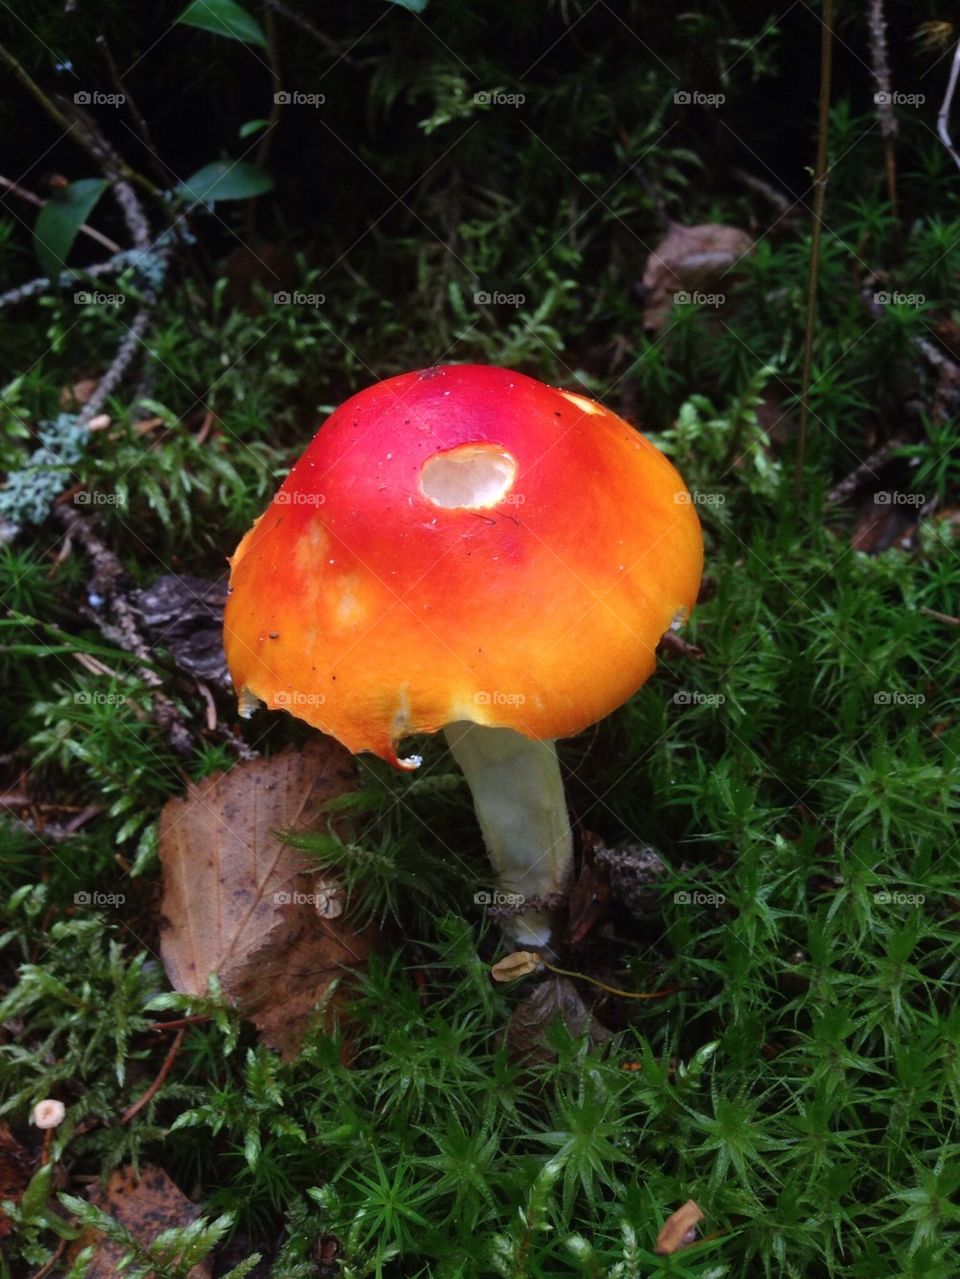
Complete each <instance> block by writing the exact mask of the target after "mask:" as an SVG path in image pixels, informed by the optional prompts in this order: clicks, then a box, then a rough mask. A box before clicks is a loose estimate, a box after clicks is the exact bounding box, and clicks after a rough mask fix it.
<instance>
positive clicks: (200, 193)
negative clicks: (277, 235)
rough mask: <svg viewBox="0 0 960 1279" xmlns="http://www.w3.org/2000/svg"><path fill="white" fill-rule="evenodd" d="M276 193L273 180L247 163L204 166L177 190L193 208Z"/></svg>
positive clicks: (239, 161) (231, 161)
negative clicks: (265, 193) (196, 205)
mask: <svg viewBox="0 0 960 1279" xmlns="http://www.w3.org/2000/svg"><path fill="white" fill-rule="evenodd" d="M272 189H273V178H271V177H270V176H269V174H266V173H264V171H263V170H262V169H258V168H257V166H256V165H255V164H248V163H247V162H246V161H245V160H215V161H214V162H213V164H205V165H204V166H203V168H202V169H198V170H197V171H196V173H194V174H192V175H191V176H190V177H189V178H187V179H186V180H185V181H184V182H181V183H180V185H179V187H177V194H178V195H179V196H181V197H182V198H183V199H185V200H189V201H190V202H191V203H192V204H210V203H212V202H213V201H214V200H246V199H248V198H249V197H250V196H254V195H262V194H263V193H264V191H271V190H272Z"/></svg>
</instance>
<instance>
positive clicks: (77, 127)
mask: <svg viewBox="0 0 960 1279" xmlns="http://www.w3.org/2000/svg"><path fill="white" fill-rule="evenodd" d="M0 62H5V63H6V64H7V66H8V67H9V68H10V69H11V71H12V72H13V74H14V75H15V76H16V77H17V79H18V80H19V81H20V83H21V84H22V85H23V87H24V88H25V89H26V90H27V92H28V93H29V94H31V95H32V96H33V97H34V98H36V100H37V102H39V103H40V105H41V106H42V107H43V109H44V111H46V113H47V115H49V116H50V117H51V118H52V119H53V120H55V121H56V123H57V124H58V125H59V126H60V128H61V129H63V130H64V132H65V133H69V134H71V135H73V136H74V138H75V140H76V141H77V142H78V143H79V144H80V146H82V147H83V148H84V150H85V151H86V152H87V153H88V154H89V155H91V156H92V157H93V159H94V160H96V161H97V163H98V164H100V163H101V157H100V154H99V153H98V149H97V147H96V144H95V143H94V142H92V141H91V139H90V136H89V134H88V133H87V131H86V130H85V129H84V126H83V122H82V119H81V118H80V117H79V116H78V115H77V114H75V112H74V111H71V112H70V114H71V115H73V116H74V118H73V119H70V118H69V116H68V115H67V114H66V113H65V112H64V110H63V109H62V108H61V107H59V106H57V104H56V103H55V102H54V101H53V100H52V99H51V98H49V97H48V96H47V95H46V94H45V93H44V91H43V90H42V89H41V88H40V86H39V85H38V84H37V82H36V81H35V80H34V79H33V78H32V77H31V76H30V74H29V73H28V72H27V71H26V70H24V68H23V67H22V66H21V65H20V63H19V62H18V61H17V59H16V58H15V57H14V56H13V54H12V53H11V52H10V51H9V49H7V48H5V47H4V46H3V45H2V44H0ZM61 101H63V99H61ZM64 106H69V107H72V106H73V104H72V103H69V104H68V103H66V102H64ZM110 176H111V178H117V177H119V178H123V179H125V180H126V181H127V182H132V183H135V184H136V185H137V186H139V187H141V188H142V189H143V190H144V191H146V192H148V194H150V195H152V196H153V197H154V198H155V199H158V200H159V199H162V198H163V192H162V191H161V190H160V188H159V187H156V186H154V184H153V183H152V182H151V181H150V180H149V179H148V178H145V177H144V176H143V174H142V173H137V172H136V171H135V170H134V169H131V168H130V166H129V165H128V164H124V163H123V162H122V161H121V163H120V166H119V168H118V169H117V171H116V172H115V173H112V174H111V175H110Z"/></svg>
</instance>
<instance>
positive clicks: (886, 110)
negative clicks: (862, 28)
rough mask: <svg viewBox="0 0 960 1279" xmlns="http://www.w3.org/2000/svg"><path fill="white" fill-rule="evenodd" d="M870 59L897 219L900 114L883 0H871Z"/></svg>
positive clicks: (890, 187) (891, 195)
mask: <svg viewBox="0 0 960 1279" xmlns="http://www.w3.org/2000/svg"><path fill="white" fill-rule="evenodd" d="M869 27H870V58H871V61H872V62H873V75H874V79H875V80H876V82H877V96H876V99H875V103H876V108H877V118H878V119H879V121H880V132H881V133H882V134H883V153H884V159H885V162H886V170H887V199H888V200H889V201H890V208H891V211H892V213H893V216H894V218H896V217H897V216H898V214H897V159H896V148H895V145H894V144H895V142H896V137H897V117H896V115H895V114H894V110H893V88H892V86H891V84H890V60H889V58H888V56H887V20H886V18H885V17H884V13H883V0H870V15H869Z"/></svg>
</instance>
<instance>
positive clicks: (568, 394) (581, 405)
mask: <svg viewBox="0 0 960 1279" xmlns="http://www.w3.org/2000/svg"><path fill="white" fill-rule="evenodd" d="M560 394H561V395H562V396H563V398H564V399H565V400H569V401H570V403H571V404H575V405H576V406H577V408H578V409H582V410H583V412H584V413H591V414H595V413H602V412H603V405H602V404H597V402H596V401H595V400H588V399H587V398H586V397H585V396H583V395H574V393H573V391H561V392H560Z"/></svg>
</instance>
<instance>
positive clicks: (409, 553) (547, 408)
mask: <svg viewBox="0 0 960 1279" xmlns="http://www.w3.org/2000/svg"><path fill="white" fill-rule="evenodd" d="M702 559H703V547H702V539H701V533H700V525H699V521H698V519H697V515H696V512H695V510H694V506H693V504H692V502H691V500H690V495H689V494H688V492H687V490H686V488H685V486H684V484H683V481H682V480H681V479H680V476H679V475H678V474H677V472H676V471H675V470H674V468H673V466H672V465H671V464H670V462H668V461H667V459H666V458H665V457H664V456H663V454H662V453H660V452H659V450H657V449H656V448H655V447H654V446H653V445H652V444H651V443H650V442H649V441H648V440H646V439H645V438H644V437H643V436H642V435H641V434H639V433H638V432H637V431H636V430H635V429H634V428H633V427H631V426H630V425H628V424H627V423H626V422H624V421H623V420H622V419H620V418H619V417H617V416H616V415H615V414H614V413H612V412H610V410H609V409H606V408H604V407H603V406H602V405H600V404H598V403H597V402H595V401H594V400H590V399H587V398H585V397H584V396H582V395H578V394H574V393H572V392H570V391H561V390H555V389H554V388H552V387H549V386H545V385H544V384H543V383H541V382H537V381H535V380H534V379H533V378H529V377H526V376H524V375H523V374H521V373H515V372H511V371H510V370H508V369H502V368H493V367H488V366H483V365H447V366H441V367H436V368H430V369H425V370H422V371H420V372H414V373H406V374H403V375H401V376H399V377H392V378H388V379H387V380H385V381H383V382H379V383H377V384H376V385H374V386H371V387H368V388H367V389H366V390H364V391H361V392H360V393H359V394H357V395H354V396H353V397H352V398H350V399H349V400H347V401H346V402H345V403H344V404H342V405H341V406H340V407H339V408H338V409H337V410H336V412H334V413H333V414H332V416H331V417H330V418H329V419H328V420H327V421H326V422H325V423H324V425H323V427H322V428H321V429H320V430H319V431H318V433H317V434H316V436H315V437H314V439H313V440H312V442H311V443H310V445H309V446H308V448H307V450H306V452H305V453H304V454H303V456H302V457H301V458H300V460H299V461H298V462H297V464H296V465H295V466H294V468H293V470H292V471H291V472H290V474H289V475H288V476H287V478H286V480H285V481H284V483H283V485H282V487H281V489H280V491H279V492H278V493H277V495H276V497H275V498H274V500H273V502H272V504H271V505H270V507H269V508H268V509H267V511H266V513H265V514H264V515H262V516H261V517H260V518H259V519H258V520H257V521H256V523H255V524H254V526H253V527H252V528H251V529H250V531H249V532H248V533H247V534H246V536H245V537H244V538H243V540H242V541H241V542H240V545H239V546H238V547H237V550H236V552H235V554H234V556H233V558H232V559H231V561H230V562H231V566H232V570H231V578H230V593H229V595H228V600H227V605H226V611H225V621H224V643H225V648H226V654H227V662H228V665H229V667H230V672H231V675H232V677H233V682H234V685H235V687H236V688H237V690H238V696H239V703H240V710H241V714H249V713H251V711H252V709H253V708H254V707H255V706H256V705H257V704H258V700H259V701H262V702H264V703H266V705H267V706H268V707H270V708H273V709H283V710H287V711H289V712H291V714H293V715H296V716H299V717H300V718H301V719H303V720H306V721H307V722H308V723H310V724H312V725H314V726H315V727H316V728H319V729H321V730H322V731H323V732H325V733H329V734H331V735H332V736H333V737H336V738H337V739H338V740H339V741H340V742H342V743H343V744H344V745H345V746H346V747H348V748H349V749H350V750H351V751H352V752H354V753H358V752H361V751H371V752H373V753H374V754H376V755H379V756H380V757H382V758H383V759H385V760H388V761H389V762H390V763H391V764H393V765H395V766H397V767H399V768H408V769H412V768H416V767H417V766H418V765H419V763H420V759H419V757H417V756H411V757H409V758H406V759H401V758H400V757H399V756H398V753H397V752H398V747H399V745H400V742H401V739H403V738H405V737H407V736H409V735H411V734H416V733H435V732H438V731H440V730H441V729H442V730H443V731H444V733H445V735H446V739H447V742H448V743H449V746H450V749H451V751H452V752H453V755H454V757H455V759H456V760H457V762H458V763H459V765H460V767H461V768H462V770H463V772H464V774H465V775H466V779H467V782H468V783H469V786H470V790H471V792H472V795H473V801H474V806H475V808H476V813H477V817H478V820H479V824H480V828H481V831H482V833H483V837H484V840H485V842H486V846H487V850H488V852H489V855H490V859H491V861H492V863H493V868H494V870H495V872H496V875H497V878H498V881H499V882H498V889H499V891H500V892H502V893H512V894H515V895H516V897H515V898H514V899H513V900H514V901H515V902H517V903H518V904H519V906H520V907H521V910H520V911H519V912H518V913H517V914H516V915H515V916H514V917H513V918H511V919H510V920H509V921H508V923H507V925H506V927H507V931H508V932H509V933H510V934H511V935H512V937H513V939H514V940H515V941H517V942H518V943H520V944H521V945H523V946H533V947H538V946H539V947H544V948H549V946H550V942H551V940H552V932H553V930H554V928H555V924H556V918H555V913H554V911H553V909H552V906H553V905H554V904H555V903H556V902H558V901H559V900H562V895H563V894H564V893H565V891H566V890H567V888H568V887H569V882H570V879H571V875H572V867H573V840H572V836H571V831H570V821H569V817H568V815H567V807H566V803H565V800H564V792H563V782H562V780H561V776H560V767H559V764H558V762H557V753H556V747H555V739H556V738H558V737H567V736H570V735H572V734H575V733H579V732H580V731H582V730H583V729H584V728H586V727H587V726H588V725H590V724H592V723H594V722H595V721H597V720H599V719H602V718H603V717H604V716H605V715H607V714H608V713H609V712H611V711H612V710H614V709H615V708H616V707H618V706H620V705H621V704H622V703H623V702H624V701H626V699H627V698H628V697H630V696H631V694H633V693H634V692H635V691H636V690H637V689H638V688H639V687H640V685H641V684H643V683H644V681H645V680H646V679H647V678H648V676H649V675H650V674H651V673H652V671H653V669H654V666H655V650H656V647H657V644H658V642H659V640H660V638H661V636H662V635H663V634H664V633H665V632H666V631H667V630H669V629H670V627H671V625H672V624H673V623H674V622H675V621H676V620H677V619H678V618H681V617H684V616H686V615H687V613H688V612H689V610H690V609H691V608H692V606H693V604H694V601H695V599H696V595H697V589H698V585H699V581H700V573H701V569H702ZM534 899H535V900H534ZM544 899H547V900H546V901H545V900H544ZM524 902H527V903H529V905H530V908H529V909H527V910H526V911H525V912H523V911H522V906H523V903H524Z"/></svg>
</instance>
